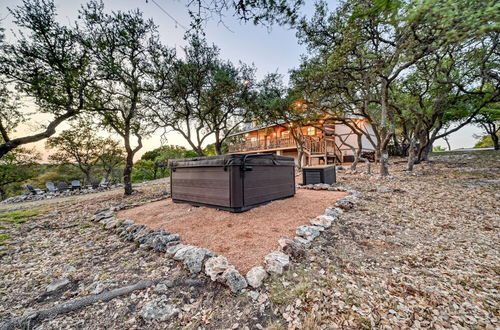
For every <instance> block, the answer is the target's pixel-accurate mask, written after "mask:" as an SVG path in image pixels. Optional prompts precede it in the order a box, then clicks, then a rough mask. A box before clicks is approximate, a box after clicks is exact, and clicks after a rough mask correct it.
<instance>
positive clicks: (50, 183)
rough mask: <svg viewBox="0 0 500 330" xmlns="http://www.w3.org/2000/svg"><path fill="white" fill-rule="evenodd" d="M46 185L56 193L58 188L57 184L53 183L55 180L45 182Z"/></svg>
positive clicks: (50, 190)
mask: <svg viewBox="0 0 500 330" xmlns="http://www.w3.org/2000/svg"><path fill="white" fill-rule="evenodd" d="M45 187H47V190H48V191H49V192H51V193H55V192H57V188H56V186H55V185H54V183H53V182H50V181H49V182H47V183H46V184H45Z"/></svg>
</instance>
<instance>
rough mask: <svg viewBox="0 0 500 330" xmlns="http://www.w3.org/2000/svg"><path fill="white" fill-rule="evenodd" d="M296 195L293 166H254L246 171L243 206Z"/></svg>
mask: <svg viewBox="0 0 500 330" xmlns="http://www.w3.org/2000/svg"><path fill="white" fill-rule="evenodd" d="M293 195H295V168H294V167H293V166H253V167H252V170H251V171H245V174H244V180H243V204H244V205H245V206H250V205H256V204H261V203H265V202H268V201H271V200H275V199H280V198H285V197H290V196H293Z"/></svg>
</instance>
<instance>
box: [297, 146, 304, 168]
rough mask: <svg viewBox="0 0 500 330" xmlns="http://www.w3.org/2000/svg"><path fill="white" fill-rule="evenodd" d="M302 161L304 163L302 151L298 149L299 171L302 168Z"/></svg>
mask: <svg viewBox="0 0 500 330" xmlns="http://www.w3.org/2000/svg"><path fill="white" fill-rule="evenodd" d="M303 161H304V149H303V148H299V161H298V165H299V170H301V169H302V167H303V165H302V164H303Z"/></svg>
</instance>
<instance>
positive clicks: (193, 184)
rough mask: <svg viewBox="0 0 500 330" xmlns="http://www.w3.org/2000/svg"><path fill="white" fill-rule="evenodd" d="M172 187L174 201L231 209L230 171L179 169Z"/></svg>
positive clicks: (204, 168)
mask: <svg viewBox="0 0 500 330" xmlns="http://www.w3.org/2000/svg"><path fill="white" fill-rule="evenodd" d="M171 187H172V188H171V189H172V199H173V200H174V201H189V202H194V203H200V204H211V205H218V206H223V207H231V198H230V171H224V169H223V168H222V167H178V168H176V169H175V171H173V172H172V177H171Z"/></svg>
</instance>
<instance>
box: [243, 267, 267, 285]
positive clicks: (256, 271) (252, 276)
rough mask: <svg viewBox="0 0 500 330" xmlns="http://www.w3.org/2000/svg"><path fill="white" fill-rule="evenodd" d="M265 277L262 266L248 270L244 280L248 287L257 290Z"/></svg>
mask: <svg viewBox="0 0 500 330" xmlns="http://www.w3.org/2000/svg"><path fill="white" fill-rule="evenodd" d="M266 277H267V272H266V270H265V269H264V267H262V266H256V267H253V268H252V269H250V270H249V271H248V273H247V276H246V279H247V283H248V285H250V286H251V287H253V288H258V287H260V286H261V285H262V281H263V280H264V279H265V278H266Z"/></svg>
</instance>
